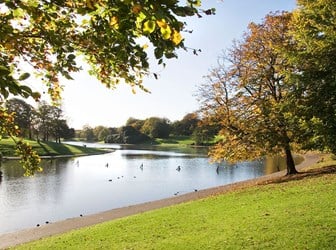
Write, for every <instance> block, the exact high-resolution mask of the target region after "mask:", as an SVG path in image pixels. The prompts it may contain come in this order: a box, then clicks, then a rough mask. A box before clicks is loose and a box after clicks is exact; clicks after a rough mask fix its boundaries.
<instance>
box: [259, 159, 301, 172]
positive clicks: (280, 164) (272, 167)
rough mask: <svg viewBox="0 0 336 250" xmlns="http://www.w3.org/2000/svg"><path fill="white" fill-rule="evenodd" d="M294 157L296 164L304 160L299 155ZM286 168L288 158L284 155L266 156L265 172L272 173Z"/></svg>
mask: <svg viewBox="0 0 336 250" xmlns="http://www.w3.org/2000/svg"><path fill="white" fill-rule="evenodd" d="M293 158H294V163H295V165H297V164H299V163H301V162H302V161H303V157H301V156H299V155H294V156H293ZM286 168H287V165H286V158H285V157H284V156H283V155H274V156H267V157H266V158H265V174H271V173H274V172H277V171H282V170H285V169H286Z"/></svg>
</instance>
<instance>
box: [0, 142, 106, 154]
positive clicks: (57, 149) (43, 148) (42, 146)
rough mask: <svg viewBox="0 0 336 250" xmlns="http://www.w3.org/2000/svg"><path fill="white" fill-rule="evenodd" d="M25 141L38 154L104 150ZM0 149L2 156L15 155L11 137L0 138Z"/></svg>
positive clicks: (89, 152)
mask: <svg viewBox="0 0 336 250" xmlns="http://www.w3.org/2000/svg"><path fill="white" fill-rule="evenodd" d="M25 141H26V142H28V143H29V144H30V145H31V146H32V147H33V149H34V150H35V151H36V152H37V153H38V155H40V156H57V155H81V154H98V153H104V152H106V151H105V150H103V149H97V148H88V147H81V146H73V145H67V144H62V143H55V142H42V141H40V142H37V141H34V140H25ZM0 151H1V153H2V155H3V156H16V155H17V154H16V152H15V143H14V142H13V140H11V139H2V140H0Z"/></svg>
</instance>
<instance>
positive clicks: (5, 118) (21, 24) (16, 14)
mask: <svg viewBox="0 0 336 250" xmlns="http://www.w3.org/2000/svg"><path fill="white" fill-rule="evenodd" d="M200 2H201V1H199V0H195V1H193V0H187V1H186V2H185V4H181V3H180V1H178V0H163V1H157V0H148V1H134V0H113V1H110V0H99V1H93V0H76V1H73V0H55V1H48V0H29V1H27V0H14V1H12V0H1V1H0V54H1V57H0V102H1V103H0V104H1V109H0V124H1V135H4V134H8V135H10V136H11V137H14V136H17V135H19V130H18V127H17V126H16V125H15V124H14V123H13V122H14V119H13V114H12V113H8V111H7V110H6V109H5V108H4V107H3V103H4V101H5V100H6V99H7V98H8V97H9V96H10V95H14V96H22V97H24V98H28V97H33V98H34V99H36V100H38V99H39V98H40V93H39V91H41V90H40V89H34V88H33V87H30V86H28V85H27V84H25V80H26V79H28V78H29V77H30V75H31V73H34V75H35V77H37V78H39V79H41V80H42V81H43V82H44V84H45V85H46V86H47V88H48V94H49V95H50V96H51V99H52V101H53V102H55V103H56V102H58V100H60V98H61V92H62V85H61V83H60V78H61V77H64V78H66V79H72V76H71V73H73V72H78V71H80V70H81V66H80V64H79V63H78V58H80V59H81V60H84V61H85V62H86V63H88V65H90V67H91V68H90V73H91V74H92V75H94V76H95V77H96V78H97V79H99V80H100V81H101V82H102V83H103V84H105V86H106V87H108V88H114V87H116V85H117V84H118V83H120V82H125V83H126V84H129V85H130V86H131V87H132V89H133V90H135V88H136V87H138V88H140V89H143V90H145V91H146V89H145V87H144V86H143V84H142V78H143V77H144V76H145V75H147V74H149V63H148V61H149V59H148V52H147V50H146V49H147V48H148V47H149V46H152V47H153V50H154V56H155V59H156V61H157V63H158V64H162V65H164V64H165V59H169V58H176V57H177V54H176V50H177V49H180V48H182V49H186V47H185V46H184V40H183V36H182V32H183V31H184V29H185V27H186V23H185V22H184V21H182V18H184V17H187V16H195V15H196V16H200V15H201V14H205V15H211V14H213V12H214V10H213V9H210V10H201V9H200ZM22 65H29V66H27V67H28V68H29V69H27V67H23V66H22ZM22 145H23V144H22ZM25 145H26V144H25ZM20 148H21V149H22V147H19V149H20ZM26 148H27V150H25V151H26V152H28V151H31V150H32V149H31V148H29V146H28V145H26ZM28 149H29V150H28ZM20 152H21V151H20ZM21 154H24V152H23V151H22V152H21ZM28 161H29V160H28ZM28 161H26V163H27V166H30V164H29V163H28ZM34 162H37V158H36V160H35V161H34Z"/></svg>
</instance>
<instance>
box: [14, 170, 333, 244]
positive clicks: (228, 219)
mask: <svg viewBox="0 0 336 250" xmlns="http://www.w3.org/2000/svg"><path fill="white" fill-rule="evenodd" d="M327 172H328V173H324V174H312V175H310V176H309V177H305V178H304V179H299V180H292V181H287V182H281V183H277V184H268V185H260V186H255V187H252V188H248V189H243V190H238V191H234V192H230V193H227V194H222V195H218V196H214V197H210V198H207V199H203V200H198V201H193V202H188V203H184V204H180V205H176V206H172V207H167V208H163V209H159V210H155V211H151V212H146V213H143V214H139V215H135V216H131V217H127V218H123V219H119V220H115V221H110V222H106V223H102V224H99V225H96V226H92V227H88V228H83V229H80V230H76V231H73V232H70V233H66V234H63V235H61V236H54V237H51V238H47V239H43V240H39V241H37V242H33V243H30V244H26V245H23V246H21V247H18V249H333V247H334V246H335V245H336V195H335V193H336V185H335V183H336V174H335V167H332V168H331V170H330V171H327Z"/></svg>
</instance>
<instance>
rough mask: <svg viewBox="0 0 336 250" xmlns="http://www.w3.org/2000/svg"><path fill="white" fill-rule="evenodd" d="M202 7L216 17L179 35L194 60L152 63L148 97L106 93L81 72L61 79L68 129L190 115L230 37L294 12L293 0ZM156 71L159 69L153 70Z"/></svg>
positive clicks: (230, 1) (122, 88) (124, 88)
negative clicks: (213, 11) (212, 10)
mask: <svg viewBox="0 0 336 250" xmlns="http://www.w3.org/2000/svg"><path fill="white" fill-rule="evenodd" d="M202 4H203V8H204V9H207V8H210V7H214V8H216V15H214V16H204V17H203V18H197V17H192V18H188V19H186V21H187V23H188V26H187V29H188V30H193V33H192V34H187V33H186V34H183V36H184V38H185V45H186V47H190V48H196V49H201V50H202V52H201V53H199V55H198V56H195V55H194V54H193V53H192V51H189V52H186V51H184V50H180V51H179V52H178V56H179V57H178V59H170V60H168V61H167V62H166V63H167V66H166V67H165V68H164V69H162V68H157V67H156V66H155V63H154V64H153V68H152V70H153V72H156V73H158V76H159V78H158V80H156V79H155V78H154V77H148V78H145V79H144V86H145V87H146V88H148V89H149V90H150V91H151V93H150V94H149V93H145V92H143V91H141V90H137V93H136V94H133V93H132V90H131V88H130V87H129V86H128V85H125V84H121V85H119V86H118V87H117V89H114V90H111V89H107V88H106V87H105V86H103V85H102V84H101V83H100V82H98V81H97V80H96V79H95V78H93V77H91V76H89V75H88V73H86V72H85V71H81V72H80V73H77V74H74V75H73V77H74V80H72V81H66V80H64V81H63V82H61V84H63V85H64V92H63V101H62V110H63V111H64V115H65V118H66V119H67V120H68V124H69V126H70V127H73V128H75V129H81V128H82V127H83V126H84V125H89V126H91V127H95V126H99V125H102V126H106V127H120V126H123V125H125V123H126V121H127V119H128V118H130V117H133V118H137V119H146V118H149V117H153V116H156V117H161V118H168V119H169V120H171V121H172V122H173V121H176V120H181V119H182V118H183V117H184V116H185V115H186V114H187V113H190V112H194V111H196V110H197V109H198V107H199V105H198V102H197V98H196V96H195V95H196V92H197V87H198V86H199V85H200V84H202V83H204V82H205V79H204V76H205V75H207V74H208V72H209V69H210V68H213V67H215V66H216V65H217V59H218V57H219V56H220V55H221V53H222V52H223V50H224V49H226V48H229V47H230V46H231V44H232V41H233V40H234V39H240V38H241V37H242V35H243V33H244V31H246V30H247V25H248V24H249V23H250V22H256V23H260V22H261V21H262V19H263V17H264V16H265V15H267V14H268V13H269V12H275V11H279V10H280V11H282V10H289V11H290V10H293V9H294V8H295V6H296V1H295V0H223V1H218V0H207V1H206V0H203V1H202ZM157 70H159V71H157Z"/></svg>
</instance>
